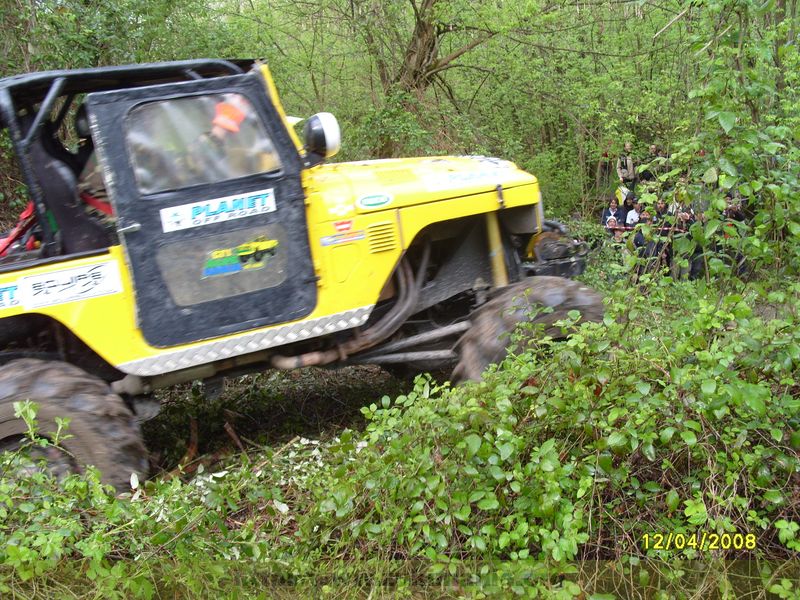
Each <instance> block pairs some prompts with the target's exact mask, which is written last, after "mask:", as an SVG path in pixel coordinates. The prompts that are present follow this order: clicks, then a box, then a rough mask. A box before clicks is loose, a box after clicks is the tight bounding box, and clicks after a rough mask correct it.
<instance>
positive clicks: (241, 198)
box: [159, 188, 276, 233]
mask: <svg viewBox="0 0 800 600" xmlns="http://www.w3.org/2000/svg"><path fill="white" fill-rule="evenodd" d="M275 210H276V207H275V193H274V191H273V190H272V189H271V188H270V189H268V190H260V191H258V192H248V193H246V194H236V195H235V196H225V197H224V198H214V199H213V200H203V201H201V202H192V203H191V204H180V205H178V206H171V207H169V208H162V209H161V210H160V211H159V212H160V214H161V229H163V231H164V233H170V232H171V231H180V230H181V229H192V228H193V227H203V226H204V225H210V224H212V223H222V222H225V221H232V220H234V219H243V218H245V217H252V216H254V215H262V214H264V213H270V212H275Z"/></svg>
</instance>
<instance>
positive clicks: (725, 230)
mask: <svg viewBox="0 0 800 600" xmlns="http://www.w3.org/2000/svg"><path fill="white" fill-rule="evenodd" d="M725 203H726V207H725V210H724V211H723V213H722V218H723V223H722V236H723V238H724V239H725V240H726V246H727V247H728V250H727V252H728V256H729V257H730V260H731V262H732V264H733V267H734V268H735V269H736V274H737V275H738V276H739V277H741V276H742V275H744V274H745V273H746V272H747V265H746V264H745V257H744V254H742V252H741V250H740V247H739V243H737V241H736V238H738V237H739V231H738V227H737V225H736V223H737V222H739V223H742V222H744V220H745V214H744V211H743V210H742V199H741V197H738V195H737V196H734V195H733V194H731V193H730V192H728V194H726V196H725Z"/></svg>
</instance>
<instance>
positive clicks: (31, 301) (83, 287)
mask: <svg viewBox="0 0 800 600" xmlns="http://www.w3.org/2000/svg"><path fill="white" fill-rule="evenodd" d="M18 284H19V298H20V301H21V302H22V304H23V306H25V308H39V307H41V306H52V305H54V304H64V303H66V302H75V301H78V300H86V299H87V298H97V297H99V296H107V295H109V294H118V293H119V292H121V291H122V280H121V279H120V276H119V267H118V266H117V263H115V262H105V263H100V264H97V265H89V266H86V267H76V268H74V269H64V270H63V271H54V272H52V273H44V274H42V275H32V276H30V277H23V278H22V279H20V280H19V282H18Z"/></svg>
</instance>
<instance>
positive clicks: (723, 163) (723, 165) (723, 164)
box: [719, 157, 739, 177]
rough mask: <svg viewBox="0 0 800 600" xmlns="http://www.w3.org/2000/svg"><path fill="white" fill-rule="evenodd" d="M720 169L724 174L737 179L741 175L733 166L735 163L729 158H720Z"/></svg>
mask: <svg viewBox="0 0 800 600" xmlns="http://www.w3.org/2000/svg"><path fill="white" fill-rule="evenodd" d="M719 168H720V169H722V171H723V172H725V173H727V174H728V175H730V176H731V177H736V176H737V175H739V171H738V170H737V169H736V167H735V166H733V163H732V162H731V161H729V160H728V159H727V158H724V157H723V158H720V159H719Z"/></svg>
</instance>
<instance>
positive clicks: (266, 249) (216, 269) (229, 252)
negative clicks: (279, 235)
mask: <svg viewBox="0 0 800 600" xmlns="http://www.w3.org/2000/svg"><path fill="white" fill-rule="evenodd" d="M277 247H278V240H269V239H267V238H266V237H264V236H258V237H257V238H255V239H254V240H252V241H250V242H245V243H244V244H239V245H238V246H236V247H235V248H221V249H219V250H212V251H211V252H210V253H209V258H208V260H206V264H205V265H204V266H203V277H204V278H205V277H216V276H217V275H229V274H231V273H238V272H240V271H249V270H252V269H261V268H263V267H264V265H265V264H266V263H267V259H268V258H270V257H272V256H275V250H276V249H277Z"/></svg>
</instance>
